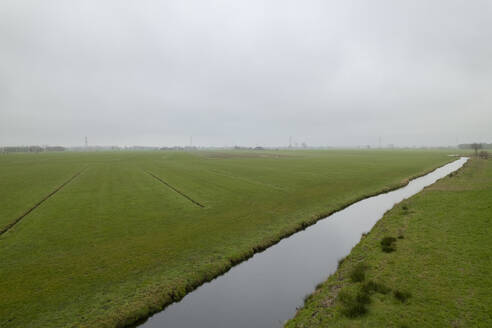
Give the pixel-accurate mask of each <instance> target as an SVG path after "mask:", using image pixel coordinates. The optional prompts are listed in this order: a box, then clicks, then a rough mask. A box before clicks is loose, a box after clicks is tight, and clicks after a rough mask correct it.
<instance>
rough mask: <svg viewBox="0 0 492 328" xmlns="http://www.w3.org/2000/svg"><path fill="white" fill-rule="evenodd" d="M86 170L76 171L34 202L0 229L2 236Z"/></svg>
mask: <svg viewBox="0 0 492 328" xmlns="http://www.w3.org/2000/svg"><path fill="white" fill-rule="evenodd" d="M85 170H86V168H85V169H83V170H81V171H79V172H77V173H75V174H74V175H73V176H72V177H70V179H68V180H67V181H65V182H64V183H62V184H61V185H60V186H58V187H57V188H56V189H55V190H53V191H52V192H50V193H49V194H48V195H46V196H45V197H43V199H41V200H40V201H39V202H37V203H36V204H34V206H33V207H31V208H30V209H28V210H27V211H25V212H24V213H23V214H22V215H21V216H19V217H18V218H16V219H15V220H14V221H12V222H11V223H9V224H7V225H6V226H5V227H3V228H2V229H1V230H0V236H1V235H3V234H4V233H6V232H7V231H9V230H10V229H12V228H13V227H14V226H15V225H16V224H17V223H19V222H20V221H21V220H22V219H23V218H25V217H26V216H27V215H28V214H29V213H31V212H32V211H34V210H35V209H36V208H37V207H39V206H40V205H41V204H42V203H44V202H45V201H47V200H48V199H49V198H50V197H51V196H53V195H54V194H56V193H57V192H59V191H60V190H61V189H62V188H63V187H65V186H66V185H67V184H69V183H70V182H72V181H73V180H74V179H75V178H76V177H78V176H79V175H80V174H82V172H84V171H85Z"/></svg>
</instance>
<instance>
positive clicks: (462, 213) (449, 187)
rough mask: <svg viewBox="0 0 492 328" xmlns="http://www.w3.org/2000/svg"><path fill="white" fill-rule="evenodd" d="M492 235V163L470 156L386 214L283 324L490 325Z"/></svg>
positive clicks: (301, 325) (491, 320)
mask: <svg viewBox="0 0 492 328" xmlns="http://www.w3.org/2000/svg"><path fill="white" fill-rule="evenodd" d="M491 236H492V161H491V160H483V159H477V158H473V159H472V160H470V161H469V162H468V163H467V164H465V167H464V168H462V169H461V170H460V171H458V172H457V173H453V174H451V175H450V176H448V177H446V178H445V179H442V180H440V181H438V182H437V183H436V184H434V185H432V186H430V187H428V188H426V189H425V190H424V191H423V192H421V193H419V194H417V195H415V196H413V197H412V198H410V199H408V200H405V201H403V202H402V203H400V204H399V205H397V206H395V207H394V208H393V209H392V210H391V211H390V212H388V213H387V214H386V215H385V216H384V217H383V218H382V219H381V220H380V221H379V222H378V223H377V224H376V225H375V226H374V228H373V229H372V231H371V232H370V233H369V234H368V235H367V236H365V237H363V238H362V240H361V242H360V243H359V244H358V245H357V246H356V247H354V249H353V250H352V252H351V253H350V255H349V256H348V257H347V258H346V259H345V260H344V261H343V262H342V263H341V264H340V265H339V268H338V270H337V272H336V273H335V274H333V275H332V276H330V277H329V278H328V280H327V281H326V282H325V283H323V284H320V285H319V286H318V288H317V290H316V291H315V292H314V293H313V294H312V295H311V296H309V297H307V298H306V302H305V305H304V307H303V308H302V309H301V310H299V311H298V313H297V315H296V317H295V318H294V319H292V320H290V321H289V322H288V323H287V324H286V327H288V328H294V327H298V328H300V327H304V328H309V327H395V328H404V327H429V328H434V327H456V328H459V327H492V279H491V272H492V238H491ZM388 237H389V238H391V237H392V238H395V239H394V240H393V239H391V240H393V243H391V245H390V246H391V247H390V248H391V249H389V250H388V249H386V252H384V251H383V245H381V241H383V239H384V240H386V241H388V240H389V239H388ZM386 244H387V243H386Z"/></svg>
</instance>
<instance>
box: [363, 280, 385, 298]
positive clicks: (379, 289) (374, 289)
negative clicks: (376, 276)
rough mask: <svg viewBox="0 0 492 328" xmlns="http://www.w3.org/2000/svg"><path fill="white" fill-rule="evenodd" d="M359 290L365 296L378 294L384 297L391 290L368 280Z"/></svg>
mask: <svg viewBox="0 0 492 328" xmlns="http://www.w3.org/2000/svg"><path fill="white" fill-rule="evenodd" d="M361 290H362V291H364V292H365V293H367V294H372V293H380V294H384V295H386V294H388V293H389V292H390V291H391V288H389V287H387V286H386V285H384V284H382V283H379V282H375V281H373V280H369V281H367V282H365V283H364V284H363V285H362V288H361Z"/></svg>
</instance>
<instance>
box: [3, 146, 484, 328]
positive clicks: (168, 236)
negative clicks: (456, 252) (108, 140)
mask: <svg viewBox="0 0 492 328" xmlns="http://www.w3.org/2000/svg"><path fill="white" fill-rule="evenodd" d="M448 153H449V152H446V151H436V150H427V151H422V150H420V151H418V150H394V151H389V150H380V151H378V150H344V151H342V150H337V151H335V150H333V151H310V150H306V151H215V152H212V151H194V152H171V151H155V152H101V153H75V152H74V153H42V154H41V153H40V154H2V155H0V230H1V229H2V228H4V227H7V226H8V225H9V224H10V223H11V222H13V221H15V220H16V219H18V218H19V217H21V216H22V215H23V214H24V213H25V212H26V211H28V210H29V209H30V208H32V207H33V206H34V205H35V204H37V203H38V202H39V201H40V200H42V199H43V198H45V197H46V196H47V195H49V194H50V193H51V192H52V191H54V190H56V189H57V188H58V187H59V186H61V185H62V184H63V183H65V182H66V181H68V180H69V179H70V178H71V177H73V176H74V175H75V174H77V173H79V172H81V173H80V175H78V176H77V177H76V178H75V179H73V180H72V181H71V182H70V183H68V184H66V185H65V186H64V187H63V188H61V189H60V190H59V191H58V192H56V193H55V194H53V195H52V196H51V197H49V198H48V199H46V200H45V201H44V202H43V203H41V204H40V205H39V206H38V207H37V208H35V209H34V210H33V211H32V212H30V213H29V214H28V215H26V216H24V217H23V218H22V220H20V221H19V222H18V223H17V224H15V225H14V226H13V227H12V228H10V229H9V230H7V231H6V232H5V233H3V234H1V235H0V295H1V297H0V327H36V328H39V327H115V326H121V325H125V324H129V323H132V322H134V321H135V320H137V319H139V318H142V317H145V316H146V315H148V314H149V313H152V312H155V311H157V310H159V309H161V308H162V307H163V306H164V305H165V304H168V303H170V302H172V301H173V300H176V299H179V298H180V297H182V296H183V295H184V294H185V293H186V292H187V291H190V290H191V289H193V288H194V287H196V286H198V285H199V284H200V283H202V282H204V281H206V280H209V279H211V278H213V277H214V276H216V275H218V274H220V273H222V272H224V271H225V270H227V269H228V268H230V267H231V265H232V264H233V263H237V262H239V261H241V260H244V259H246V258H247V257H249V256H251V255H252V254H253V252H254V251H257V250H259V249H262V248H265V247H267V246H269V245H271V244H273V243H275V242H277V241H278V240H279V239H280V238H282V237H285V236H287V235H289V234H291V233H293V232H295V231H297V230H299V229H301V228H303V227H305V226H306V225H307V224H310V223H313V222H315V221H316V220H317V219H319V218H321V217H322V216H323V215H326V214H329V213H331V212H333V211H334V210H337V209H340V208H341V207H343V206H345V205H347V204H349V203H351V202H354V201H356V200H358V199H360V198H362V197H365V196H368V195H371V194H375V193H378V192H381V191H384V190H388V189H391V188H395V187H397V186H400V185H402V184H403V183H405V181H406V180H407V179H408V178H410V177H413V176H416V175H419V174H423V173H425V172H427V171H429V170H432V169H433V168H436V167H438V166H441V165H443V164H444V163H446V162H449V161H451V160H452V158H450V157H448V156H447V154H448ZM487 172H490V171H487ZM470 174H471V173H470ZM488 177H490V175H488ZM460 179H461V178H460ZM453 199H454V198H453ZM192 200H193V201H192ZM196 203H198V204H200V205H202V206H198V205H197V204H196ZM456 209H457V210H462V208H461V207H456ZM439 215H441V217H442V216H443V215H444V214H439ZM467 227H468V226H467ZM468 228H469V227H468ZM410 240H411V239H410ZM405 242H407V241H405ZM397 254H399V253H397ZM465 270H466V268H465ZM416 299H418V298H416Z"/></svg>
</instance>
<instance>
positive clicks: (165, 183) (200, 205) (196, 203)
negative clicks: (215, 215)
mask: <svg viewBox="0 0 492 328" xmlns="http://www.w3.org/2000/svg"><path fill="white" fill-rule="evenodd" d="M145 172H146V173H147V174H148V175H150V176H151V177H153V178H154V179H156V180H157V181H159V182H160V183H162V184H164V185H165V186H167V187H168V188H170V189H171V190H173V191H174V192H176V193H178V194H180V195H181V196H183V197H184V198H186V199H188V200H189V201H190V202H192V203H193V204H195V205H196V206H199V207H202V208H203V207H205V206H204V205H202V204H200V203H199V202H197V201H196V200H194V199H193V198H191V197H190V196H188V195H187V194H185V193H184V192H182V191H180V190H178V189H176V188H175V187H173V186H172V185H170V184H169V183H167V182H166V181H164V180H162V179H161V178H159V177H158V176H157V175H155V174H153V173H152V172H149V171H145Z"/></svg>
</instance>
